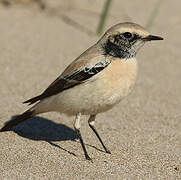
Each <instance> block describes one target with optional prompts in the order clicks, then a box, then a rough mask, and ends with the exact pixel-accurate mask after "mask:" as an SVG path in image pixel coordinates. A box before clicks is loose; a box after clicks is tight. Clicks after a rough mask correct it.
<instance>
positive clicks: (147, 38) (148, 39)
mask: <svg viewBox="0 0 181 180" xmlns="http://www.w3.org/2000/svg"><path fill="white" fill-rule="evenodd" d="M142 40H143V41H154V40H163V38H162V37H159V36H153V35H149V36H146V37H144V38H142Z"/></svg>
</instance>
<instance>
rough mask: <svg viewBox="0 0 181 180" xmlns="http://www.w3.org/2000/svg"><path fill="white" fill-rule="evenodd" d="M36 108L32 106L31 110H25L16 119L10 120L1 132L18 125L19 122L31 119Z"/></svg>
mask: <svg viewBox="0 0 181 180" xmlns="http://www.w3.org/2000/svg"><path fill="white" fill-rule="evenodd" d="M34 112H35V110H34V108H30V109H29V110H27V111H25V112H24V113H23V114H21V115H19V116H17V117H16V118H15V119H13V120H10V121H8V122H7V123H6V124H5V125H4V127H3V128H2V129H0V132H4V131H9V130H11V128H12V127H14V126H16V125H17V124H19V123H21V122H23V121H25V120H27V119H29V118H30V117H32V116H34V115H35V114H34Z"/></svg>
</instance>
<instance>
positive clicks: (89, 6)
mask: <svg viewBox="0 0 181 180" xmlns="http://www.w3.org/2000/svg"><path fill="white" fill-rule="evenodd" d="M50 2H51V1H49V2H48V1H47V9H46V10H45V11H41V10H40V9H39V8H38V7H37V5H36V4H35V3H32V4H29V5H28V4H18V5H16V4H13V5H12V6H10V7H8V8H6V7H3V6H2V5H1V6H0V44H1V45H0V84H1V88H0V99H1V101H0V127H2V126H3V124H4V123H5V122H6V121H8V120H10V119H11V118H12V117H13V116H15V115H17V114H20V113H21V112H23V111H24V110H26V109H27V106H26V105H23V104H22V103H21V102H23V101H24V100H26V99H28V98H31V97H33V96H35V95H38V94H39V93H40V92H42V91H43V90H44V89H45V88H46V87H47V86H48V85H49V84H50V83H51V82H52V81H53V80H54V79H55V78H56V77H57V76H58V75H59V74H60V73H61V72H62V71H63V70H64V68H65V67H66V66H67V65H68V64H69V63H70V62H71V61H72V60H73V59H74V58H76V57H77V56H78V55H79V54H80V53H81V52H83V51H84V50H85V49H86V48H88V47H89V46H90V45H92V44H93V43H95V42H96V41H97V40H98V39H99V37H97V36H96V35H92V33H91V32H95V29H96V27H97V24H98V18H99V15H100V12H101V8H102V6H103V2H104V1H99V0H96V1H94V2H93V1H90V0H89V1H83V0H76V1H73V3H70V1H66V3H63V1H62V2H59V1H58V0H55V1H52V2H51V3H50ZM157 3H158V2H157V0H152V1H147V2H145V1H144V0H135V1H126V0H122V1H120V0H115V1H114V2H113V4H112V7H111V10H110V16H109V19H108V22H107V24H106V27H109V26H111V25H113V24H115V23H118V22H123V21H125V20H132V21H134V22H137V23H139V24H141V25H143V26H146V24H147V23H148V21H149V18H150V16H151V13H152V12H153V9H154V8H155V6H156V5H157ZM180 5H181V1H170V0H164V1H162V4H161V8H160V9H159V11H158V12H157V17H156V18H155V20H154V22H153V25H152V26H151V29H150V31H151V32H152V34H155V35H160V36H163V37H164V38H165V40H164V41H160V42H155V43H149V44H147V45H145V47H144V48H143V49H142V50H141V51H140V52H139V54H138V56H137V58H138V61H139V70H140V71H139V77H138V80H137V83H136V86H135V89H134V91H133V92H132V94H131V95H130V96H129V97H128V98H126V99H125V100H124V101H122V102H121V103H120V104H119V105H117V106H116V107H115V108H113V109H112V110H111V111H109V112H107V113H104V114H100V115H98V117H97V129H98V130H99V133H100V134H101V136H102V138H103V139H104V141H105V144H106V145H107V147H108V148H109V149H110V150H111V152H112V154H111V155H110V154H106V153H104V152H103V149H102V147H101V145H100V144H99V142H98V140H97V138H96V137H95V135H94V134H93V132H92V131H91V130H90V129H89V127H88V125H87V117H83V118H82V129H81V131H82V136H83V138H84V141H85V143H86V147H87V150H88V152H89V155H90V156H91V157H92V158H93V163H91V162H89V161H86V160H85V158H84V154H83V152H82V149H81V146H80V144H79V142H78V141H76V140H75V133H74V130H73V129H72V128H73V124H72V122H73V118H70V117H66V116H64V115H61V114H58V113H47V114H42V115H41V116H39V117H35V118H32V119H29V120H27V121H26V122H24V123H22V124H20V125H18V126H17V127H16V128H14V130H13V131H11V132H5V133H1V134H0V179H2V180H6V179H7V180H12V179H13V180H22V179H23V180H24V179H26V180H27V179H181V81H180V77H181V70H180V69H181V68H180V67H181V59H180V55H181V51H180V47H181V43H180V38H181V35H180V33H181V14H180ZM69 18H71V19H72V20H73V21H75V22H76V23H77V24H75V23H73V22H71V21H68V22H67V20H69Z"/></svg>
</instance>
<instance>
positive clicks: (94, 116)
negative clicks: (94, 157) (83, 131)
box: [88, 115, 111, 154]
mask: <svg viewBox="0 0 181 180" xmlns="http://www.w3.org/2000/svg"><path fill="white" fill-rule="evenodd" d="M95 119H96V115H90V117H89V120H88V123H89V127H90V128H91V129H92V130H93V131H94V133H95V134H96V136H97V138H98V139H99V141H100V143H101V144H102V146H103V148H104V150H105V151H106V153H109V154H111V152H110V151H109V150H108V149H107V148H106V146H105V145H104V143H103V141H102V139H101V137H100V136H99V134H98V132H97V130H96V128H95V126H94V124H95Z"/></svg>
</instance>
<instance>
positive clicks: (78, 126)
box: [74, 113, 91, 160]
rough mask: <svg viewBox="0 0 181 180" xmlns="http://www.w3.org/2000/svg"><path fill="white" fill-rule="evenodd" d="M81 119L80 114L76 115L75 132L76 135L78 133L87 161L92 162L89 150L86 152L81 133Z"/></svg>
mask: <svg viewBox="0 0 181 180" xmlns="http://www.w3.org/2000/svg"><path fill="white" fill-rule="evenodd" d="M80 117H81V113H78V114H77V115H76V118H75V122H74V129H75V131H76V133H77V136H78V138H79V140H80V144H81V145H82V149H83V151H84V154H85V158H86V159H87V160H91V158H90V157H89V155H88V153H87V150H86V148H85V144H84V141H83V139H82V136H81V133H80V126H81V125H80Z"/></svg>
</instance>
